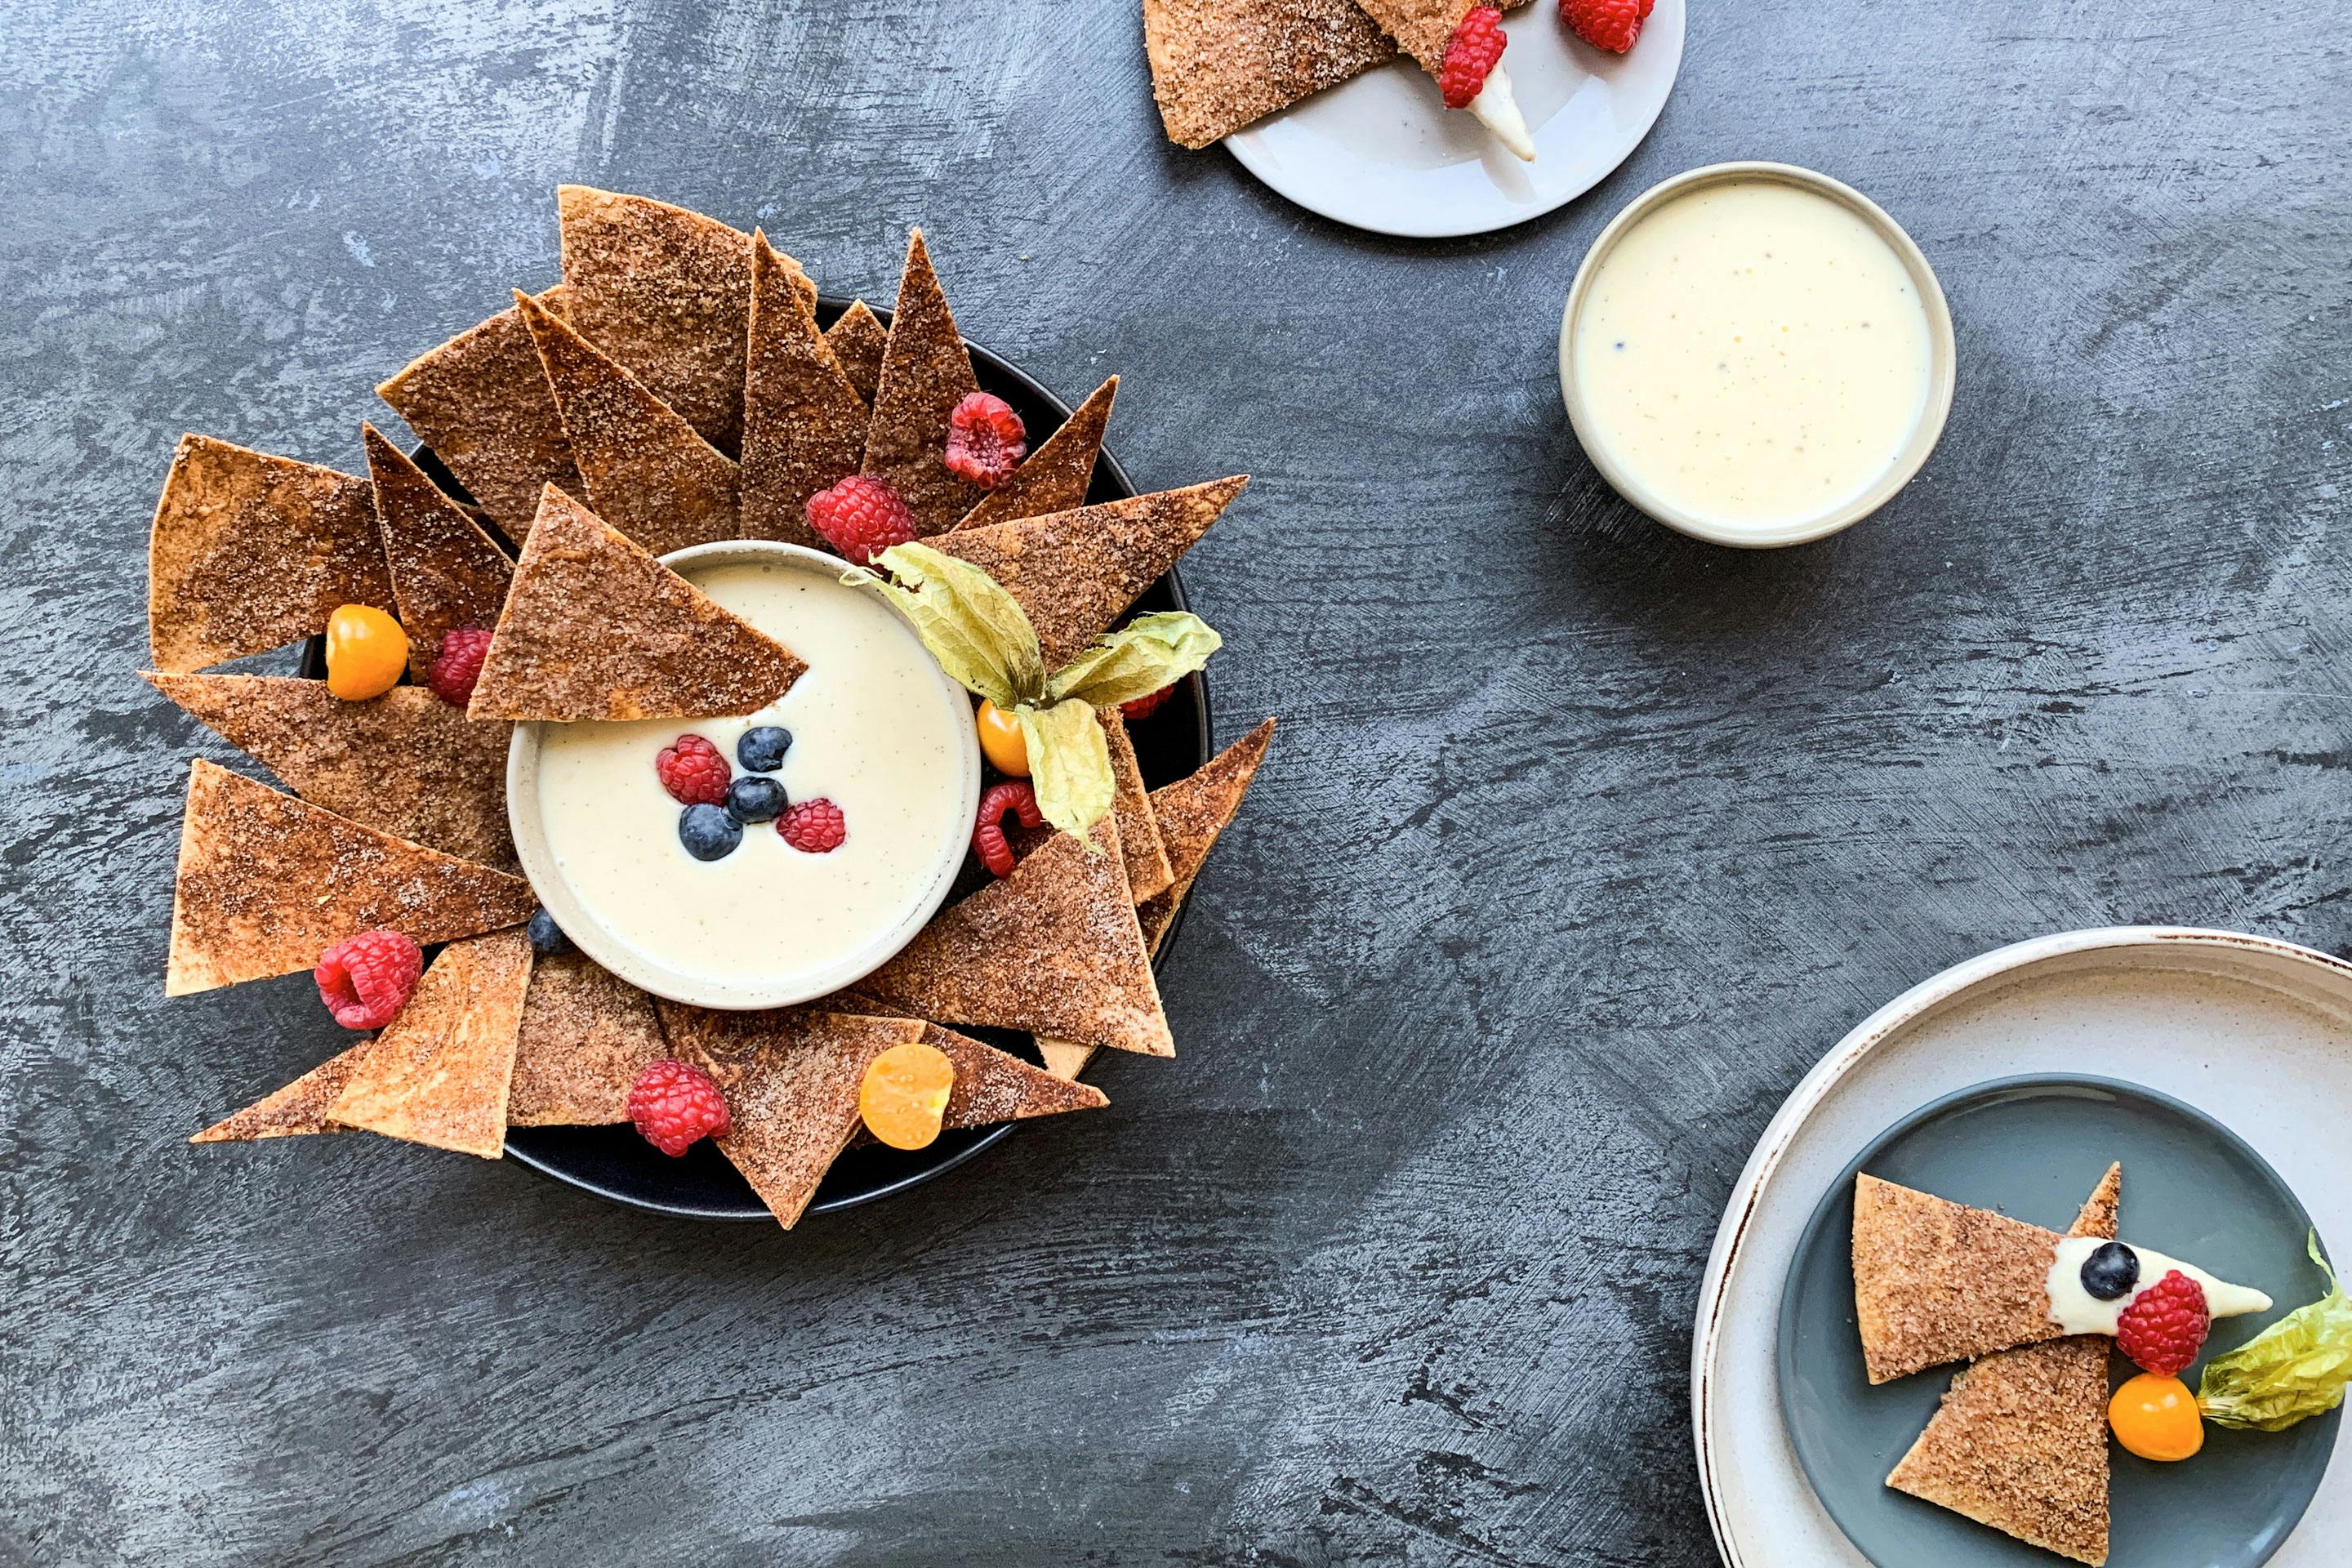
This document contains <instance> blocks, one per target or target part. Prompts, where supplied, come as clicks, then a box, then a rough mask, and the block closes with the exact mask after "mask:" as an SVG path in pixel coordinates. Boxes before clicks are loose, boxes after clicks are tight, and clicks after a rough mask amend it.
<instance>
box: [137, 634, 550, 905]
mask: <svg viewBox="0 0 2352 1568" xmlns="http://www.w3.org/2000/svg"><path fill="white" fill-rule="evenodd" d="M146 679H147V680H148V682H149V683H150V684H151V685H152V686H153V687H154V688H155V689H156V690H158V691H160V692H162V693H163V695H164V696H166V697H168V698H170V699H171V700H173V701H174V702H176V703H178V704H179V705H180V706H181V707H183V708H184V709H186V710H188V711H189V712H191V713H193V714H194V715H195V716H196V717H197V718H198V719H201V720H203V721H205V723H206V724H208V725H210V726H211V727H212V728H213V729H214V730H215V731H218V732H219V734H220V736H221V738H222V739H224V740H226V741H227V742H229V743H230V744H231V745H233V746H236V747H237V748H238V749H239V750H241V751H243V752H247V753H248V754H249V755H251V756H252V757H253V758H255V759H256V760H257V761H258V762H259V763H262V765H263V766H265V767H267V768H268V770H269V771H270V772H271V773H276V774H277V775H278V777H279V778H281V779H283V780H285V781H286V783H287V785H288V786H289V788H291V789H292V790H293V791H294V793H295V794H296V795H300V796H301V797H302V798H303V799H304V800H307V801H309V802H310V804H311V805H318V806H324V807H325V808H326V809H327V810H329V811H331V812H334V813H336V814H337V815H339V816H347V817H349V818H351V819H352V821H353V822H356V823H358V824H360V825H361V826H363V827H373V828H374V829H375V830H376V831H378V832H379V833H389V834H391V835H393V836H394V837H397V838H405V839H408V840H409V841H411V842H412V843H416V844H422V845H425V846H426V847H429V848H433V849H438V850H440V851H441V852H442V853H443V854H445V855H454V856H456V857H457V858H459V859H461V860H473V861H477V862H478V863H480V864H482V865H485V866H495V867H498V868H501V869H505V868H510V867H512V866H513V864H514V859H515V853H514V844H513V842H512V840H510V839H509V837H507V739H508V736H509V733H510V732H511V729H512V727H511V726H509V725H506V724H499V723H488V724H484V723H476V722H473V721H469V720H468V719H467V717H466V710H464V709H462V708H452V707H451V706H450V705H449V704H448V703H446V702H444V701H442V700H441V699H440V698H438V697H436V696H435V695H434V694H433V693H432V692H431V691H430V690H429V689H426V688H425V687H422V686H395V687H394V688H393V689H391V690H389V691H387V692H385V693H384V694H383V696H381V697H377V698H372V699H370V700H367V701H365V702H347V701H345V700H342V699H341V698H340V697H337V696H335V695H334V694H333V693H332V692H331V691H329V690H328V689H327V683H326V682H325V681H323V680H295V679H288V678H286V677H282V676H263V675H157V674H149V675H147V676H146Z"/></svg>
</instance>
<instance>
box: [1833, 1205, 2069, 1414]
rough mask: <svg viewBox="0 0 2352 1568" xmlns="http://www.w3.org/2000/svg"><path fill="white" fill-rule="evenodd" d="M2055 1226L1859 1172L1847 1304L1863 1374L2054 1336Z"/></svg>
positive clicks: (1964, 1357)
mask: <svg viewBox="0 0 2352 1568" xmlns="http://www.w3.org/2000/svg"><path fill="white" fill-rule="evenodd" d="M2057 1245H2058V1234H2057V1232H2055V1231H2049V1230H2044V1229H2042V1227H2041V1226H2038V1225H2026V1224H2024V1223H2023V1222H2021V1221H2019V1220H2013V1219H2011V1218H2010V1217H2009V1216H2008V1215H2002V1214H1995V1213H1994V1212H1993V1211H1992V1210H1990V1209H1979V1208H1969V1207H1968V1206H1967V1205H1962V1204H1956V1203H1951V1202H1949V1201H1948V1200H1946V1199H1943V1198H1939V1197H1935V1196H1932V1195H1931V1194H1927V1193H1921V1192H1914V1191H1913V1190H1912V1189H1910V1188H1909V1187H1902V1186H1896V1185H1895V1184H1894V1183H1892V1182H1883V1181H1880V1180H1879V1179H1878V1178H1877V1177H1875V1176H1871V1175H1863V1174H1857V1175H1856V1176H1855V1177H1854V1190H1853V1307H1854V1316H1855V1318H1856V1319H1857V1320H1858V1321H1859V1323H1860V1326H1861V1330H1862V1354H1863V1364H1864V1369H1865V1370H1866V1371H1867V1372H1868V1373H1869V1376H1870V1381H1871V1382H1873V1383H1874V1384H1876V1383H1887V1382H1891V1381H1892V1380H1894V1379H1895V1378H1898V1377H1907V1376H1909V1375H1910V1374H1911V1373H1915V1372H1921V1371H1924V1370H1926V1369H1927V1368H1928V1367H1931V1366H1942V1365H1944V1364H1946V1363H1949V1362H1956V1361H1969V1360H1973V1359H1975V1358H1976V1357H1978V1356H1982V1355H1990V1354H1991V1353H1992V1352H1994V1351H2005V1350H2010V1349H2012V1348H2013V1347H2015V1346H2018V1345H2026V1344H2035V1343H2039V1342H2041V1341H2043V1340H2054V1339H2057V1338H2058V1337H2059V1331H2058V1325H2057V1324H2056V1323H2055V1322H2053V1321H2052V1320H2051V1317H2050V1287H2049V1278H2050V1265H2051V1262H2052V1260H2053V1258H2055V1256H2056V1247H2057Z"/></svg>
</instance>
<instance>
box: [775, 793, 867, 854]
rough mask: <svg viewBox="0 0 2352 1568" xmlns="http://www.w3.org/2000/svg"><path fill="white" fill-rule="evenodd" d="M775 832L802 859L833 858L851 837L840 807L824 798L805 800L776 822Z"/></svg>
mask: <svg viewBox="0 0 2352 1568" xmlns="http://www.w3.org/2000/svg"><path fill="white" fill-rule="evenodd" d="M776 831H777V832H778V833H780V834H782V836H783V840H784V842H785V843H787V844H789V845H791V846H792V847H793V848H795V849H797V850H799V851H800V852H801V853H802V854H803V855H830V854H832V853H833V852H834V851H835V850H836V849H838V848H840V847H842V845H843V844H844V843H845V841H846V840H847V839H848V837H849V824H848V822H847V820H846V819H845V818H844V817H843V816H842V815H841V807H839V806H837V805H834V804H833V802H831V801H829V800H827V799H825V798H824V796H823V795H819V796H817V797H816V798H815V799H814V800H804V801H802V802H801V803H800V804H799V805H794V806H793V807H791V808H790V809H788V810H787V811H786V812H785V813H784V814H783V816H780V817H778V818H776Z"/></svg>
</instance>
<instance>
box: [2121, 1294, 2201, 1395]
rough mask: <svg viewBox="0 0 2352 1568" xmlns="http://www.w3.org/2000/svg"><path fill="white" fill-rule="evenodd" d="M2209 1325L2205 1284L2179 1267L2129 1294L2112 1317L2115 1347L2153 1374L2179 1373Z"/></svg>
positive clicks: (2169, 1375) (2188, 1360)
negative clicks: (2129, 1299) (2127, 1301)
mask: <svg viewBox="0 0 2352 1568" xmlns="http://www.w3.org/2000/svg"><path fill="white" fill-rule="evenodd" d="M2212 1325H2213V1314H2212V1312H2211V1311H2210V1310H2208V1308H2207V1307H2206V1305H2205V1287H2203V1286H2202V1285H2200V1284H2199V1283H2197V1281H2196V1280H2194V1279H2190V1278H2189V1276H2188V1275H2186V1274H2183V1273H2182V1272H2180V1270H2179V1269H2178V1268H2172V1269H2168V1270H2166V1271H2165V1275H2164V1278H2163V1279H2159V1280H2158V1281H2157V1282H2156V1283H2155V1284H2153V1285H2151V1286H2149V1287H2148V1288H2147V1289H2145V1290H2142V1291H2141V1292H2140V1293H2139V1294H2138V1295H2137V1296H2135V1297H2133V1298H2132V1303H2131V1305H2130V1306H2128V1307H2126V1308H2125V1309H2124V1310H2123V1313H2122V1315H2121V1316H2119V1317H2118V1318H2116V1349H2118V1350H2120V1351H2122V1352H2124V1354H2126V1355H2127V1356H2129V1357H2131V1358H2132V1360H2133V1361H2135V1362H2137V1363H2139V1365H2140V1367H2141V1369H2142V1370H2143V1371H2147V1372H2152V1373H2155V1374H2156V1375H2157V1376H2158V1377H2178V1376H2179V1375H2180V1373H2182V1372H2184V1371H2185V1370H2187V1368H2188V1366H2189V1363H2190V1362H2192V1361H2195V1360H2196V1359H2197V1347H2198V1346H2200V1345H2201V1344H2203V1343H2204V1342H2205V1334H2206V1331H2208V1330H2210V1328H2211V1327H2212Z"/></svg>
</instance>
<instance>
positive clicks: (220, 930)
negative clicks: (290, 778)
mask: <svg viewBox="0 0 2352 1568" xmlns="http://www.w3.org/2000/svg"><path fill="white" fill-rule="evenodd" d="M538 907H539V900H537V899H535V898H533V897H532V896H531V891H530V883H528V882H526V881H524V880H523V879H521V878H520V877H509V876H508V875H507V874H506V873H505V872H503V871H493V870H491V869H490V868H488V867H487V866H477V865H475V864H473V863H472V862H471V861H468V860H460V859H458V858H457V857H456V856H454V855H444V854H442V853H441V852H440V851H439V850H437V849H427V848H426V847H425V846H423V845H422V844H411V843H409V842H408V841H407V840H406V839H404V838H394V837H392V836H391V835H390V834H387V833H378V832H377V831H375V830H374V829H373V828H372V827H362V826H360V825H359V824H358V823H356V822H352V821H351V820H350V819H348V818H346V817H341V816H336V815H335V814H334V813H332V812H331V811H321V810H320V808H319V807H317V806H315V805H309V804H308V803H306V802H303V801H299V800H296V799H295V798H294V797H293V796H292V795H280V794H278V792H277V791H276V790H274V789H271V788H270V787H269V786H268V785H267V784H256V783H255V782H254V781H253V780H251V779H249V778H246V777H244V776H243V775H242V774H238V773H230V772H229V771H228V770H227V769H226V768H223V767H218V766H215V764H213V763H208V762H205V761H204V760H203V759H202V758H198V759H197V760H196V762H195V763H194V766H193V768H192V769H191V770H190V772H189V774H188V813H187V818H186V820H185V822H184V824H183V826H182V828H181V833H180V868H179V879H178V884H177V886H176V887H175V888H174V889H173V895H172V956H171V966H170V969H169V971H168V972H167V973H166V975H165V978H164V982H163V994H165V995H167V996H185V995H188V994H191V993H193V992H197V991H209V990H212V989H213V988H214V987H215V986H221V985H235V984H238V983H239V982H240V981H246V980H263V979H267V978H268V977H269V976H270V975H273V974H292V973H296V972H297V971H299V970H304V969H309V968H310V967H311V966H313V965H314V964H316V963H318V962H319V954H320V953H321V952H325V951H326V950H327V949H328V948H329V947H331V946H332V945H334V944H335V943H336V942H341V941H342V940H343V938H345V937H347V936H356V935H358V934H359V933H360V932H361V931H373V930H375V929H377V928H379V927H385V928H389V929H391V930H393V931H402V932H405V933H406V934H407V935H408V936H410V937H412V938H414V939H415V941H416V942H417V943H418V944H419V945H425V944H429V943H432V942H455V941H457V940H458V939H459V938H461V937H469V936H477V935H479V934H480V933H481V932H483V931H498V930H499V929H500V928H502V927H505V926H513V925H520V924H521V923H522V922H523V921H527V920H529V919H530V912H531V910H534V909H536V908H538Z"/></svg>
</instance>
